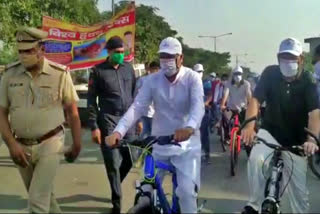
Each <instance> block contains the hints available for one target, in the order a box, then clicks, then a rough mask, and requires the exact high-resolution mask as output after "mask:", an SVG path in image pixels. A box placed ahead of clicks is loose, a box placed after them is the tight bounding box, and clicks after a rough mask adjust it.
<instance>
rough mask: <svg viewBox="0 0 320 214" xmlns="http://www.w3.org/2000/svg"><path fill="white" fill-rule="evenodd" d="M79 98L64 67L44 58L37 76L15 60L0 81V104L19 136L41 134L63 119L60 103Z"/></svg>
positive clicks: (71, 101)
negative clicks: (6, 111) (7, 113)
mask: <svg viewBox="0 0 320 214" xmlns="http://www.w3.org/2000/svg"><path fill="white" fill-rule="evenodd" d="M78 100H79V98H78V96H77V92H76V90H75V88H74V86H73V83H72V79H71V75H70V73H69V72H66V67H65V66H63V65H60V64H56V63H53V62H51V61H48V60H46V59H45V60H44V62H43V68H42V71H41V72H40V74H39V75H38V76H36V77H34V78H33V77H32V75H31V74H30V73H29V72H27V71H26V69H25V68H24V67H23V66H22V65H21V64H16V65H14V66H12V67H10V68H8V70H7V71H6V72H5V74H4V75H3V77H2V79H1V83H0V106H1V107H4V108H6V109H8V110H9V115H10V125H11V128H12V129H13V131H14V133H15V134H16V136H17V137H19V138H28V139H35V138H39V137H41V136H43V135H44V134H46V133H48V132H49V131H51V130H52V129H54V128H56V127H57V126H59V125H61V124H62V123H63V122H64V121H65V118H64V113H63V105H64V104H69V103H73V102H77V101H78Z"/></svg>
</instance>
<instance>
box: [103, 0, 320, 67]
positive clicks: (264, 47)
mask: <svg viewBox="0 0 320 214" xmlns="http://www.w3.org/2000/svg"><path fill="white" fill-rule="evenodd" d="M115 2H118V0H115ZM136 4H145V5H151V6H155V7H157V8H159V11H158V15H161V16H163V17H165V20H166V21H167V22H168V23H169V24H170V25H171V27H172V28H173V29H175V30H177V31H178V35H179V36H182V37H183V38H184V42H185V43H186V44H187V45H189V46H190V47H193V48H204V49H209V50H212V51H213V50H214V42H213V39H208V38H198V36H199V35H204V36H206V35H210V36H216V35H221V34H225V33H232V35H229V36H224V37H220V38H217V51H218V52H230V54H231V57H232V60H231V63H230V66H232V67H234V66H235V64H236V63H235V59H236V55H238V56H239V61H240V65H244V66H249V67H251V68H252V70H253V71H255V72H258V73H261V72H262V71H263V69H264V68H265V67H266V66H268V65H270V64H275V63H277V57H276V54H277V51H278V47H279V44H280V42H281V41H282V40H283V39H285V38H288V37H294V38H297V39H298V40H300V41H301V42H302V45H303V48H304V50H305V51H309V44H306V43H304V39H305V38H310V37H315V36H319V35H320V26H319V25H318V24H319V21H320V1H319V0H136ZM98 7H99V10H100V11H104V10H110V8H111V0H99V3H98Z"/></svg>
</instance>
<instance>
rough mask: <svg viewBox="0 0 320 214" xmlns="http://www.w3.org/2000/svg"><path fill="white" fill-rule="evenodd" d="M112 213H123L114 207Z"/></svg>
mask: <svg viewBox="0 0 320 214" xmlns="http://www.w3.org/2000/svg"><path fill="white" fill-rule="evenodd" d="M111 213H112V214H120V213H121V209H120V207H118V206H114V207H113V208H112V211H111Z"/></svg>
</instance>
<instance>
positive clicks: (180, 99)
mask: <svg viewBox="0 0 320 214" xmlns="http://www.w3.org/2000/svg"><path fill="white" fill-rule="evenodd" d="M30 36H33V37H32V38H33V40H32V41H35V42H32V43H30V40H29V37H30ZM46 36H47V33H45V32H42V31H40V30H38V29H32V28H22V29H21V30H20V31H19V33H18V34H17V37H18V38H17V39H18V45H19V56H20V59H21V63H16V64H14V65H13V66H11V67H8V69H7V71H6V73H5V75H4V78H3V79H2V83H1V88H0V93H1V94H2V96H1V98H2V99H1V100H0V101H1V102H0V107H1V108H0V110H1V112H0V113H1V114H0V116H1V118H0V119H1V121H2V123H1V124H2V125H1V126H0V128H1V130H0V131H1V134H2V136H3V138H4V140H5V142H6V144H7V145H8V148H9V150H10V155H11V157H12V159H13V161H14V162H15V163H16V164H17V166H19V167H20V168H19V169H20V170H21V172H22V173H21V175H22V177H23V179H25V181H26V180H27V181H28V180H29V181H31V180H32V179H35V180H36V181H37V182H36V181H34V182H29V181H28V182H26V188H27V189H28V192H29V208H30V210H31V213H49V210H50V213H61V210H60V208H59V206H58V204H57V202H56V201H55V198H54V197H53V191H52V186H51V185H52V183H53V178H54V175H55V173H56V171H57V168H58V165H59V158H60V156H59V155H60V153H59V152H57V151H58V150H59V151H60V147H61V148H62V146H63V137H62V136H63V134H64V132H62V130H64V129H63V127H62V126H61V125H59V126H58V127H56V128H55V129H52V130H51V131H50V127H47V129H48V130H49V132H48V133H46V134H44V135H42V136H41V134H39V133H38V132H36V129H33V130H34V133H35V134H34V136H36V137H32V136H33V135H30V134H28V133H29V128H30V126H31V125H30V124H33V123H31V122H30V121H32V122H34V118H31V117H30V115H29V114H28V113H26V112H30V111H31V110H32V111H31V112H34V113H35V112H37V111H36V110H37V108H35V107H34V109H33V108H23V107H22V106H24V107H26V106H28V105H29V104H30V103H32V104H33V102H34V99H31V97H32V96H35V97H38V95H37V96H36V94H35V95H34V94H33V93H31V92H30V96H25V97H26V98H28V99H21V100H24V101H25V102H26V104H23V102H22V101H21V103H20V99H19V98H20V97H21V94H23V93H24V91H29V90H30V89H29V88H28V89H27V88H18V87H22V86H23V87H26V86H29V85H30V84H31V83H30V81H31V78H28V79H26V77H25V73H26V71H27V72H29V73H28V75H29V76H30V77H31V76H32V75H34V76H35V77H36V76H37V75H40V74H41V75H44V77H43V78H45V77H46V78H47V77H48V78H49V77H50V78H51V77H52V78H53V79H50V80H51V81H53V80H54V83H56V84H55V85H59V87H60V86H61V84H60V83H59V84H58V82H59V81H60V79H63V80H65V82H63V84H64V85H63V86H61V87H63V88H62V89H63V90H61V93H62V94H61V96H60V95H59V96H60V98H59V103H58V104H59V105H58V104H56V103H55V102H53V101H52V102H49V100H47V99H42V98H41V99H36V103H37V102H40V103H39V108H40V107H41V106H42V105H43V103H45V102H48V105H49V104H50V105H52V106H53V107H57V108H59V115H60V116H61V117H59V118H58V119H59V121H58V122H57V121H55V120H53V119H52V118H51V120H48V121H51V122H57V123H60V122H61V121H63V119H64V118H63V115H62V114H63V104H65V106H64V107H65V108H67V109H68V111H67V112H68V113H69V114H70V115H71V116H70V117H71V118H70V119H69V120H68V122H69V123H70V124H71V129H72V134H73V141H74V144H73V146H72V148H71V149H70V150H68V151H66V153H65V158H66V160H67V161H68V162H73V161H74V160H75V159H76V158H77V156H78V154H79V152H80V150H81V142H80V141H81V138H80V128H81V127H80V120H79V116H78V113H77V112H73V111H75V110H76V101H77V100H78V97H77V96H76V92H75V89H74V86H73V84H72V80H71V77H70V76H69V75H70V74H69V73H67V72H64V71H66V68H65V67H64V66H61V65H58V64H56V63H52V62H47V61H46V59H45V58H44V57H43V55H42V52H41V50H43V49H42V45H43V44H42V43H41V42H40V40H41V39H43V38H45V37H46ZM23 39H25V40H23ZM106 48H107V49H108V53H109V55H110V56H109V57H108V58H107V59H106V61H105V62H103V63H101V64H99V65H97V66H95V67H94V69H93V72H92V73H91V75H90V79H89V90H88V108H89V110H90V120H89V121H90V128H91V134H92V140H93V142H95V143H97V144H99V145H100V147H101V151H102V154H103V158H104V162H105V167H106V170H107V174H108V179H109V183H110V186H111V190H112V199H111V200H112V204H113V209H112V212H113V213H120V212H121V204H122V200H121V199H122V191H121V182H122V181H123V180H124V179H125V177H126V175H127V174H128V172H129V171H130V169H131V167H132V162H131V160H130V155H131V154H132V153H131V151H130V149H129V150H120V149H119V148H120V147H121V146H120V144H121V142H122V140H127V141H130V139H132V138H133V136H134V135H136V134H134V130H133V128H134V127H135V126H136V125H137V124H140V122H139V121H141V118H144V119H143V120H142V121H147V123H148V125H147V126H146V125H145V127H148V130H146V131H145V132H142V136H143V138H144V137H146V136H148V135H149V136H150V135H151V136H154V137H156V138H160V137H166V138H165V139H167V141H168V142H165V143H163V144H161V143H160V142H158V143H155V141H153V142H152V145H153V146H152V153H151V152H149V153H148V155H149V156H152V160H155V161H149V163H154V162H155V163H158V162H161V163H164V164H163V165H170V169H171V168H174V170H172V171H173V172H174V175H175V176H174V178H175V179H174V184H176V185H175V186H176V188H175V190H174V195H175V196H176V198H178V200H177V201H175V202H176V203H178V206H179V209H178V210H179V212H181V213H197V212H198V200H197V197H198V193H199V190H200V184H201V182H200V181H201V179H200V177H201V158H202V157H201V156H202V153H201V150H203V161H204V162H205V163H207V164H208V163H210V132H214V130H215V129H216V128H220V130H224V129H225V130H224V132H223V133H224V137H225V139H226V141H225V142H226V143H228V140H229V139H230V135H229V132H230V130H228V128H229V127H228V126H225V127H222V128H221V126H224V124H225V123H222V122H221V121H223V120H230V118H232V117H233V116H234V115H235V114H236V115H238V117H239V119H240V124H245V125H242V126H241V128H239V129H238V130H239V133H237V134H238V135H239V138H241V141H242V142H243V143H244V144H245V145H246V146H247V147H248V148H250V152H249V158H248V167H247V170H248V183H249V185H248V186H249V201H248V203H247V205H246V206H245V207H244V209H243V211H242V213H244V214H256V213H259V212H264V211H265V210H269V211H268V212H267V213H279V212H278V208H277V207H276V208H277V209H276V210H277V212H274V209H269V205H270V206H271V205H275V206H278V205H279V204H280V203H279V200H280V199H279V198H278V197H273V196H274V195H279V192H281V193H283V194H286V195H287V196H288V198H289V205H290V208H291V210H290V211H288V212H291V213H308V212H309V202H308V188H307V158H306V156H311V155H314V154H315V153H316V152H317V151H318V150H319V145H318V142H319V141H318V137H319V134H320V105H319V93H320V90H319V79H320V46H319V47H318V48H316V51H315V55H314V58H313V63H314V65H315V67H314V69H315V72H314V74H313V75H312V72H309V71H306V69H305V68H304V56H303V50H302V45H301V43H300V42H299V41H298V40H297V39H294V38H287V39H285V40H283V41H282V42H281V43H280V47H279V51H278V52H277V53H276V54H275V55H276V57H277V59H278V64H277V65H271V66H268V67H266V69H265V70H264V71H263V72H262V74H261V76H260V77H259V76H258V75H256V74H252V75H249V76H248V77H246V79H247V80H246V79H245V75H244V71H243V69H242V68H241V66H239V65H237V66H236V67H235V68H234V69H233V70H232V72H231V73H230V74H229V75H227V74H222V75H221V76H218V75H217V74H216V73H214V72H213V73H211V74H210V75H209V77H208V78H203V76H204V75H203V74H204V71H205V68H204V67H203V65H201V64H196V65H195V66H194V67H193V69H191V68H187V67H185V66H184V65H183V61H184V55H183V50H182V45H181V43H180V41H179V40H178V39H176V38H172V37H168V38H165V39H163V40H162V42H161V43H160V46H159V52H158V53H159V59H160V60H159V61H160V63H159V64H153V65H152V66H151V67H152V68H154V71H151V72H150V75H148V76H146V77H145V78H143V79H141V81H140V83H139V84H140V85H139V87H138V90H136V80H135V77H134V71H133V68H132V65H130V64H129V63H126V62H124V45H123V41H122V40H121V38H119V37H112V38H110V39H109V40H108V42H107V45H106ZM42 69H43V70H42ZM49 71H50V72H55V73H54V74H57V75H56V76H55V75H52V76H51V75H45V74H47V73H46V72H49ZM58 74H59V75H58ZM60 76H61V77H60ZM58 77H59V78H58ZM19 78H21V80H20V79H19ZM203 79H204V80H203ZM18 80H19V81H18ZM44 80H46V81H45V83H49V79H48V80H47V79H44ZM58 80H59V81H58ZM23 81H26V82H27V83H26V84H24V83H25V82H23ZM22 82H23V83H22ZM31 85H32V84H31ZM39 87H40V89H41V90H36V92H40V91H42V89H50V90H53V88H51V86H48V85H41V86H39ZM8 88H9V89H8ZM31 89H32V88H31ZM21 90H22V92H23V93H20V92H21ZM31 91H32V90H31ZM48 93H49V92H48ZM50 93H51V91H50ZM31 94H32V96H31ZM39 94H41V96H44V97H46V98H47V97H48V96H45V95H47V94H46V93H43V94H42V93H39ZM52 94H56V93H55V92H52ZM11 96H17V97H18V98H16V97H14V98H11ZM57 96H58V95H57ZM39 97H40V95H39ZM49 97H51V96H49ZM23 98H24V97H23ZM29 98H30V100H29ZM52 99H53V98H52ZM57 100H58V99H57ZM12 101H14V102H12ZM18 101H19V103H16V102H18ZM97 101H98V102H97ZM42 102H43V103H42ZM27 104H28V105H27ZM41 104H42V105H41ZM67 104H68V105H67ZM44 107H46V106H44ZM44 107H43V108H40V109H41V110H43V111H39V112H40V113H46V114H45V115H46V117H48V118H49V116H52V115H53V116H56V115H55V113H54V112H51V111H49V110H48V109H50V110H52V111H53V110H54V108H52V109H51V108H44ZM44 109H45V110H44ZM22 110H23V111H22ZM16 111H18V113H19V114H18V116H17V112H16ZM20 111H21V112H20ZM39 112H37V113H38V115H40V113H39ZM49 113H50V114H49ZM11 115H13V116H12V117H10V122H11V123H12V124H10V122H9V119H8V118H9V116H11ZM22 115H23V116H22ZM27 115H29V117H27ZM32 115H35V114H31V116H32ZM46 117H43V118H46ZM39 118H40V119H42V118H41V117H37V119H39ZM17 119H23V120H24V123H21V122H18V120H17ZM60 120H61V121H60ZM26 121H27V122H26ZM28 121H29V123H28ZM256 121H259V123H257V122H256ZM13 122H15V123H13ZM226 123H228V122H226ZM27 124H29V126H28V125H27ZM55 124H56V123H53V125H52V124H51V125H52V127H54V125H55ZM144 124H146V122H144ZM12 125H13V126H14V127H12ZM20 125H21V126H20ZM22 125H24V126H22ZM31 127H32V128H34V127H37V128H39V129H41V130H42V128H43V127H42V123H41V121H39V123H35V124H33V126H31ZM138 127H139V125H138V126H137V129H138ZM10 128H13V130H15V133H12V132H11V129H10ZM140 128H141V127H140ZM306 130H307V131H306ZM17 131H19V132H17ZM42 131H43V130H42ZM43 133H45V131H43ZM60 134H61V136H60ZM16 135H17V136H16ZM58 135H59V136H60V137H59V139H56V138H53V137H54V136H58ZM220 135H222V134H221V132H220ZM30 136H31V137H30ZM51 138H52V139H53V140H51V141H48V139H51ZM60 138H61V139H60ZM257 139H260V141H262V142H266V143H262V144H261V143H260V144H257ZM261 139H263V140H261ZM55 140H56V141H55ZM42 142H45V143H42ZM50 142H51V144H52V147H50V145H51V144H50ZM58 142H59V145H60V146H59V148H56V149H55V150H54V153H55V156H52V155H50V157H49V156H48V157H47V156H45V155H44V156H42V155H41V154H40V153H41V151H42V150H41V149H34V150H35V151H38V150H39V156H41V158H52V157H54V160H53V159H50V160H52V164H51V165H50V164H49V165H47V166H44V165H42V168H41V169H42V170H43V171H42V172H41V173H39V172H38V171H37V170H39V168H37V167H36V168H34V166H39V165H37V164H41V163H43V162H41V161H39V160H38V159H33V158H32V157H33V156H32V157H31V152H30V151H31V150H32V151H34V150H33V149H32V148H38V146H39V145H40V147H39V148H42V147H41V146H46V145H47V146H48V145H49V146H48V148H47V149H48V150H50V149H51V150H52V149H53V146H58ZM270 144H272V145H273V146H270ZM268 145H269V146H268ZM296 147H298V148H299V149H298V150H299V151H303V153H304V154H301V153H300V152H296V151H295V150H291V148H296ZM54 148H55V147H54ZM275 150H277V151H278V152H276V154H277V156H276V158H275V160H276V163H281V164H279V166H277V165H275V164H274V163H270V162H271V161H270V157H271V156H272V154H274V151H275ZM279 151H281V152H279ZM46 154H47V153H46ZM48 154H51V153H48ZM27 157H28V158H31V159H28V158H27ZM41 158H40V159H41ZM272 159H273V158H272ZM41 160H42V159H41ZM44 160H47V159H44ZM273 161H274V160H273ZM29 163H32V164H30V165H29ZM50 163H51V162H50ZM266 163H269V164H270V166H274V169H275V170H274V171H273V172H272V173H274V174H272V176H273V178H274V180H271V181H270V180H269V181H267V180H266V178H265V175H264V173H263V168H264V165H265V164H266ZM163 165H162V168H167V167H163ZM267 165H268V164H267ZM290 165H292V167H290ZM50 166H51V168H50ZM155 167H157V166H152V167H151V168H153V169H154V168H155ZM159 168H161V167H159ZM278 169H280V170H278ZM50 170H51V171H50ZM282 170H283V173H282ZM48 171H50V172H51V174H50V173H47V172H48ZM155 171H156V174H157V173H159V174H161V173H162V172H161V170H159V171H157V170H155ZM279 171H281V173H279ZM40 174H41V176H40ZM37 175H38V177H36V178H37V179H36V178H35V176H37ZM45 175H46V176H47V177H45V178H46V179H43V176H45ZM40 177H41V179H40ZM159 177H160V176H159ZM161 177H162V178H163V176H161ZM40 181H41V182H40ZM273 181H274V182H273ZM280 181H286V182H284V184H283V183H281V182H280ZM44 182H46V183H44ZM148 182H149V184H150V183H152V182H154V177H153V176H151V180H149V181H148ZM268 182H269V184H268ZM30 183H31V184H30ZM34 183H35V184H38V185H35V184H34ZM157 183H158V184H159V183H161V182H160V181H159V180H158V181H157ZM270 183H271V184H270ZM275 183H277V184H279V185H278V186H277V185H274V184H275ZM280 184H281V185H280ZM268 185H271V187H272V188H273V189H267V188H266V190H264V189H263V187H266V186H268ZM272 185H273V186H272ZM280 190H281V191H280ZM270 193H275V194H274V195H272V194H271V196H270V197H269V198H267V200H269V202H270V203H269V204H268V206H266V207H267V208H266V207H264V208H266V209H265V210H264V209H262V208H261V207H262V205H263V203H264V202H265V197H266V196H267V195H270ZM280 195H282V194H280ZM273 200H275V201H273ZM51 202H52V203H51ZM156 203H157V201H156ZM160 203H161V202H160ZM273 208H274V207H273ZM53 209H54V210H55V211H51V210H53ZM270 210H271V211H270Z"/></svg>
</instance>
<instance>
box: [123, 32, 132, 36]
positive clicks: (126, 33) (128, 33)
mask: <svg viewBox="0 0 320 214" xmlns="http://www.w3.org/2000/svg"><path fill="white" fill-rule="evenodd" d="M123 35H125V36H126V35H132V32H131V31H127V32H125V33H124V34H123Z"/></svg>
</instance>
